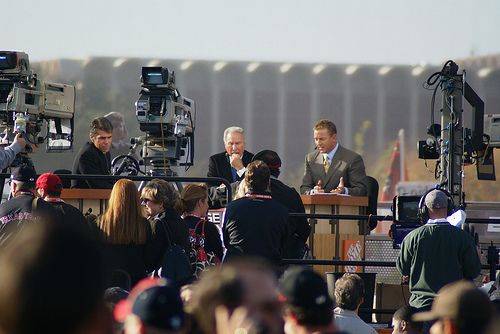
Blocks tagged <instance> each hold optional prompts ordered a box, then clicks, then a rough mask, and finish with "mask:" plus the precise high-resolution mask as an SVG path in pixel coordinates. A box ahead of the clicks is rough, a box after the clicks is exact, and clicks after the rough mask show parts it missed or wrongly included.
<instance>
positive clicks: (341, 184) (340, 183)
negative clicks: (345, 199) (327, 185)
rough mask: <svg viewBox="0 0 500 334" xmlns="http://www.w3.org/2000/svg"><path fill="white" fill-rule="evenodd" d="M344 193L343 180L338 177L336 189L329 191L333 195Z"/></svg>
mask: <svg viewBox="0 0 500 334" xmlns="http://www.w3.org/2000/svg"><path fill="white" fill-rule="evenodd" d="M344 191H345V187H344V178H343V177H340V181H339V185H338V186H337V188H335V189H332V191H330V192H331V193H335V194H343V193H344Z"/></svg>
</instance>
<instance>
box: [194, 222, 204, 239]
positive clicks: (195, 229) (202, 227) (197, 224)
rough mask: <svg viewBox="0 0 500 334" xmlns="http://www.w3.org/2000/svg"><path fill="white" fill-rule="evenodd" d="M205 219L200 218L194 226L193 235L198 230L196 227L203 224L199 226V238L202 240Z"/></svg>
mask: <svg viewBox="0 0 500 334" xmlns="http://www.w3.org/2000/svg"><path fill="white" fill-rule="evenodd" d="M206 222H207V221H206V219H205V218H200V220H198V222H197V223H196V225H195V226H194V233H195V234H196V231H197V230H198V226H199V225H200V223H203V224H202V225H201V237H202V238H203V239H205V223H206Z"/></svg>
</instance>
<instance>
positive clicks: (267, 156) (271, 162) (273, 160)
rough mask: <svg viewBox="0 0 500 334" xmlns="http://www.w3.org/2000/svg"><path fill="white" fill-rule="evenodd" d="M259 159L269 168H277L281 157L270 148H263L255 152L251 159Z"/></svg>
mask: <svg viewBox="0 0 500 334" xmlns="http://www.w3.org/2000/svg"><path fill="white" fill-rule="evenodd" d="M255 160H261V161H264V162H265V163H266V165H267V166H268V167H269V169H277V170H279V169H280V167H281V159H280V157H279V155H278V153H276V152H274V151H272V150H263V151H260V152H258V153H257V154H255V155H254V156H253V158H252V161H255Z"/></svg>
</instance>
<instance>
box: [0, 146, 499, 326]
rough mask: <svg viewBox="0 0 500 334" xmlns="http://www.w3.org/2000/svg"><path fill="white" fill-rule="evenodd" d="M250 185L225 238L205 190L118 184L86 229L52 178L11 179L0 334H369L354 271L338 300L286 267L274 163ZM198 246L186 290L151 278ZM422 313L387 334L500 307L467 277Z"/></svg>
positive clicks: (488, 320)
mask: <svg viewBox="0 0 500 334" xmlns="http://www.w3.org/2000/svg"><path fill="white" fill-rule="evenodd" d="M270 152H271V153H269V152H265V153H266V154H267V155H268V156H270V157H274V158H276V157H275V156H274V155H273V154H272V153H274V152H272V151H270ZM258 155H259V154H257V156H258ZM262 155H263V156H264V154H262ZM268 159H270V158H269V157H268ZM278 159H279V157H278ZM274 183H275V184H276V182H274ZM242 184H244V187H246V191H245V193H244V194H243V196H242V197H241V198H240V199H238V200H236V201H233V202H232V203H231V204H230V205H229V206H228V207H227V209H226V217H225V219H224V224H223V226H222V233H221V234H219V230H218V229H217V228H216V227H215V225H213V224H212V223H211V222H209V221H208V220H206V215H207V210H208V206H209V204H208V203H209V199H208V188H207V186H206V185H205V184H189V185H187V186H186V187H185V188H184V189H183V190H182V191H181V192H180V193H179V192H178V191H177V190H176V189H175V187H174V186H173V185H172V184H170V183H168V182H166V181H165V180H162V179H153V180H151V181H149V182H148V183H147V184H146V185H145V186H144V187H143V189H142V190H141V191H140V192H139V191H138V189H137V186H136V184H135V183H134V182H132V181H130V180H128V179H120V180H118V181H117V182H115V183H114V185H113V188H112V190H111V195H110V199H109V203H108V206H107V209H106V210H105V212H104V213H103V214H102V215H98V216H92V217H86V218H87V219H85V218H84V219H83V220H82V217H83V216H81V213H79V211H78V210H76V209H75V208H72V207H71V206H70V205H69V204H67V203H64V201H63V200H62V199H61V190H62V182H61V180H60V179H59V177H58V176H57V175H54V174H51V173H46V174H42V175H41V176H40V177H39V178H38V180H37V179H36V172H35V171H34V169H33V168H32V167H26V166H23V167H20V168H18V169H15V170H14V172H13V173H12V177H11V189H12V192H13V194H14V198H13V199H11V200H9V201H6V202H4V203H3V204H1V205H0V212H6V213H5V214H4V216H5V217H7V218H2V220H1V222H2V225H1V227H0V241H1V243H0V282H1V284H0V333H1V334H3V333H21V334H22V333H33V332H41V333H127V334H128V333H152V334H156V333H159V334H161V333H193V334H209V333H220V334H229V333H231V334H233V333H237V334H250V333H269V334H273V333H276V334H280V333H287V334H292V333H293V334H299V333H353V334H358V333H361V334H362V333H370V334H371V333H375V332H376V331H375V329H374V328H373V327H371V326H370V325H369V324H366V323H365V322H364V321H363V320H362V319H361V318H360V317H359V316H358V312H359V307H360V305H361V304H362V303H363V296H364V285H363V284H364V283H363V280H362V279H361V277H360V276H358V275H356V274H350V273H346V274H345V275H344V276H342V277H341V278H340V279H337V281H336V282H335V291H334V295H333V296H330V295H329V293H328V288H327V284H326V282H325V280H324V278H323V277H322V276H321V275H320V274H318V273H316V272H315V271H313V270H312V269H310V268H309V267H306V266H290V267H289V268H283V267H280V266H279V265H280V262H281V259H282V258H283V257H285V256H286V254H287V251H286V249H287V247H291V246H290V245H291V244H293V243H291V242H290V231H289V228H290V225H291V222H290V221H289V219H288V212H289V210H288V208H287V206H286V205H283V204H281V203H280V202H279V201H277V200H275V199H273V196H272V194H273V192H272V184H273V182H272V181H271V171H270V168H269V167H268V165H267V164H266V163H265V162H263V161H261V160H255V161H253V162H251V163H249V164H248V165H247V166H246V168H245V175H244V179H243V181H242ZM36 194H38V196H39V197H36ZM432 198H434V197H432ZM432 198H431V197H430V198H429V201H430V200H431V199H432ZM440 201H441V198H440V197H439V196H438V197H436V199H435V203H438V202H439V203H441V202H440ZM39 202H40V203H39ZM435 203H434V202H432V203H430V202H429V203H428V205H429V207H430V208H431V209H432V207H433V206H435V205H434V204H435ZM438 206H439V205H438ZM2 210H3V211H2ZM75 210H76V211H77V212H75ZM299 210H300V209H299ZM13 212H14V213H13ZM432 217H433V216H432V210H431V218H432ZM294 231H295V232H294V233H297V226H295V227H294ZM200 237H201V238H200ZM200 241H201V249H202V250H203V252H204V254H205V256H206V255H210V256H213V257H214V258H216V259H217V261H216V263H215V265H214V266H211V267H207V268H204V269H207V270H202V271H201V272H198V273H197V275H193V276H192V277H191V278H190V279H189V280H185V281H182V282H176V281H171V280H167V279H164V278H161V277H155V273H158V269H159V268H161V267H162V265H163V263H164V258H165V254H166V253H168V250H169V249H170V248H171V246H172V245H174V244H175V245H179V246H180V247H181V249H182V250H183V251H184V252H185V254H186V255H187V257H188V259H189V261H190V262H191V264H193V261H196V260H199V259H200V254H199V251H200V248H199V247H200ZM222 241H223V242H222ZM223 244H224V246H225V249H226V252H225V254H224V247H223ZM195 247H198V248H195ZM293 247H294V249H293V251H294V252H297V249H298V248H297V245H296V243H295V244H294V245H293ZM193 250H195V252H193ZM407 252H410V251H409V250H407ZM412 254H413V253H412ZM193 269H194V268H193ZM285 269H286V270H285ZM193 272H194V271H193ZM156 276H158V275H156ZM159 276H161V274H160V275H159ZM415 279H416V278H415ZM420 311H421V310H418V309H416V308H413V307H409V306H407V307H404V308H402V309H400V310H398V311H397V312H396V313H395V314H394V317H393V327H394V331H393V333H422V322H421V321H424V322H425V323H426V324H430V325H431V326H429V327H430V333H490V332H491V333H494V332H495V330H498V325H499V324H498V320H495V318H496V317H498V313H497V311H495V310H494V308H493V304H492V303H491V302H490V301H489V299H488V297H487V296H486V294H484V293H483V292H482V291H480V290H478V289H477V288H476V287H475V286H474V285H473V284H472V283H470V282H468V281H464V280H458V281H456V282H452V283H451V284H446V285H444V287H442V289H440V290H439V291H436V297H435V298H433V301H432V305H431V307H429V308H428V311H427V312H420ZM495 321H497V322H495ZM495 325H496V327H495ZM424 330H425V326H424Z"/></svg>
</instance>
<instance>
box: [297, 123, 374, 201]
mask: <svg viewBox="0 0 500 334" xmlns="http://www.w3.org/2000/svg"><path fill="white" fill-rule="evenodd" d="M314 142H315V144H316V150H315V151H314V152H312V153H309V154H307V155H306V159H305V172H304V177H303V179H302V185H301V186H300V192H301V193H302V194H315V193H325V192H329V193H338V194H346V195H352V196H366V188H365V186H364V184H363V178H364V177H365V176H366V172H365V165H364V163H363V158H361V156H360V155H359V154H357V153H355V152H353V151H351V150H348V149H346V148H344V147H342V146H340V145H339V144H338V142H337V128H336V126H335V124H334V123H333V122H332V121H329V120H325V119H323V120H320V121H319V122H318V123H316V125H315V126H314Z"/></svg>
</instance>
